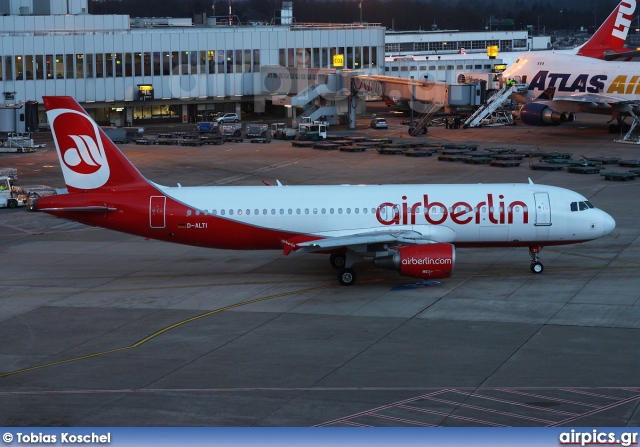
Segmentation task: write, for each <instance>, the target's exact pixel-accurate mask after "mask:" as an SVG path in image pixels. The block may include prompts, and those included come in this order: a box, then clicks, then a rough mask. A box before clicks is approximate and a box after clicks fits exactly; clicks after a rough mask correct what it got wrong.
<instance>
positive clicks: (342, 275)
mask: <svg viewBox="0 0 640 447" xmlns="http://www.w3.org/2000/svg"><path fill="white" fill-rule="evenodd" d="M354 257H355V258H356V259H352V258H354ZM358 259H359V257H358V256H349V262H347V255H345V254H332V255H331V256H330V257H329V262H330V263H331V267H333V268H334V269H336V270H338V282H339V283H340V284H342V285H343V286H351V285H353V284H355V282H356V271H355V270H354V269H353V268H351V266H352V265H353V263H354V262H355V261H357V260H358Z"/></svg>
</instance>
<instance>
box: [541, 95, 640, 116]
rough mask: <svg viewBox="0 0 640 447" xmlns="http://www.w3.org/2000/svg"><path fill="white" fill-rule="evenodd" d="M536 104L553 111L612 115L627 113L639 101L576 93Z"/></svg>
mask: <svg viewBox="0 0 640 447" xmlns="http://www.w3.org/2000/svg"><path fill="white" fill-rule="evenodd" d="M536 102H540V103H543V104H546V105H548V106H549V107H551V108H552V109H553V110H558V111H562V112H573V113H575V112H587V113H594V112H596V113H597V112H599V111H602V112H603V113H604V112H605V111H606V112H609V113H610V112H611V111H612V110H615V111H618V112H626V111H628V106H629V105H630V104H634V105H637V104H638V101H629V100H628V99H626V98H621V97H619V96H613V95H605V94H602V93H574V94H573V95H569V96H562V97H560V98H555V99H553V100H551V101H536Z"/></svg>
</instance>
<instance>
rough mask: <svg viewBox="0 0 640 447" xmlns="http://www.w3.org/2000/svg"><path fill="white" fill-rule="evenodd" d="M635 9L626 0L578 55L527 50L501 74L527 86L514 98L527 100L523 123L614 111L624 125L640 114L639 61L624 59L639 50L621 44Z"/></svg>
mask: <svg viewBox="0 0 640 447" xmlns="http://www.w3.org/2000/svg"><path fill="white" fill-rule="evenodd" d="M635 9H636V0H624V1H622V2H621V3H620V4H619V5H618V7H617V8H616V9H615V10H614V12H613V13H612V14H611V16H609V18H608V19H607V21H606V22H605V24H603V25H602V26H601V27H600V29H599V30H598V32H597V33H596V35H594V37H593V38H592V39H591V40H590V41H589V42H588V43H587V44H585V45H584V46H583V47H582V48H580V49H579V50H578V52H577V53H576V54H575V55H571V54H567V53H562V54H559V53H555V52H553V53H549V52H543V53H536V52H532V53H525V54H523V55H521V56H520V57H519V58H518V59H516V61H515V62H514V63H513V64H512V65H511V66H510V67H509V68H507V69H506V70H505V71H504V72H503V73H502V79H503V80H507V79H511V80H514V81H515V82H517V83H518V84H521V85H526V88H521V87H518V91H517V92H515V93H514V94H513V95H512V96H511V99H513V100H514V101H516V102H518V103H521V104H525V105H524V106H523V107H522V109H521V111H520V117H521V119H522V122H523V123H525V124H528V125H532V126H548V125H558V124H561V123H563V122H566V121H573V120H574V119H575V116H574V113H576V112H585V113H597V114H603V115H610V116H612V117H613V118H618V121H619V123H621V121H622V118H624V117H626V116H635V115H637V114H638V113H640V73H638V69H639V68H640V65H638V64H636V63H635V62H631V61H628V60H626V59H630V58H631V57H630V55H633V53H635V52H633V51H628V49H626V48H623V46H622V44H623V43H624V39H626V35H627V32H628V29H629V25H630V24H631V18H632V17H633V13H634V12H635ZM606 32H607V33H609V35H608V37H609V38H608V39H607V38H606V37H607V35H606V34H604V33H606ZM585 56H587V57H585ZM623 56H624V57H623Z"/></svg>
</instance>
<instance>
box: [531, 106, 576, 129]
mask: <svg viewBox="0 0 640 447" xmlns="http://www.w3.org/2000/svg"><path fill="white" fill-rule="evenodd" d="M520 119H521V120H522V122H523V123H524V124H527V125H529V126H557V125H559V124H562V123H564V122H567V121H575V119H576V118H575V116H574V115H573V113H566V112H556V111H555V110H552V109H551V108H549V106H547V105H545V104H542V103H539V102H530V103H528V104H525V105H524V106H522V109H520Z"/></svg>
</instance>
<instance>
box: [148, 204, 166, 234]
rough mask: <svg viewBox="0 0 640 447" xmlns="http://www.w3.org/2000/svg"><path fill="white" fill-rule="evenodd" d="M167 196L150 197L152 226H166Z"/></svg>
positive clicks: (150, 220)
mask: <svg viewBox="0 0 640 447" xmlns="http://www.w3.org/2000/svg"><path fill="white" fill-rule="evenodd" d="M166 209H167V198H166V197H165V196H151V198H150V199H149V226H150V227H151V228H165V227H166V218H165V210H166Z"/></svg>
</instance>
